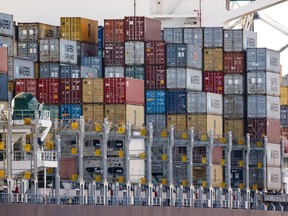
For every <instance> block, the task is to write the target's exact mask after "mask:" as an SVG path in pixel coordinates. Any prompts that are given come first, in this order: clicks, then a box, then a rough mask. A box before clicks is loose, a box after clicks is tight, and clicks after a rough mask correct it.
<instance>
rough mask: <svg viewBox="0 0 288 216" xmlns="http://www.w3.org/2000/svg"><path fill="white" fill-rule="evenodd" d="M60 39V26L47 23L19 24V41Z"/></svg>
mask: <svg viewBox="0 0 288 216" xmlns="http://www.w3.org/2000/svg"><path fill="white" fill-rule="evenodd" d="M58 37H59V35H58V26H52V25H49V24H45V23H18V40H19V41H39V40H40V39H45V38H58Z"/></svg>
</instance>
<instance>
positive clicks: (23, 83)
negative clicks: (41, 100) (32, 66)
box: [15, 79, 38, 98]
mask: <svg viewBox="0 0 288 216" xmlns="http://www.w3.org/2000/svg"><path fill="white" fill-rule="evenodd" d="M37 89H38V86H37V80H36V79H16V80H15V95H17V94H19V93H21V92H27V93H30V94H32V95H33V96H35V97H36V98H37Z"/></svg>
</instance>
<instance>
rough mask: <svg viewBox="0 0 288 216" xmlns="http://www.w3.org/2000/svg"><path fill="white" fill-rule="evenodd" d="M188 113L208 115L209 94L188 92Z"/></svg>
mask: <svg viewBox="0 0 288 216" xmlns="http://www.w3.org/2000/svg"><path fill="white" fill-rule="evenodd" d="M187 113H193V114H205V113H207V94H206V93H205V92H193V91H188V92H187Z"/></svg>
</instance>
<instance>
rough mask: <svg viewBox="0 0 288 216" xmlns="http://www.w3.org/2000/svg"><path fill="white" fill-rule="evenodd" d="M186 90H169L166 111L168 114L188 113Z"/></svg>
mask: <svg viewBox="0 0 288 216" xmlns="http://www.w3.org/2000/svg"><path fill="white" fill-rule="evenodd" d="M186 97H187V91H186V90H167V91H166V109H167V114H185V113H186V109H187V107H186Z"/></svg>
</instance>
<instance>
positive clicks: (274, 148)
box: [267, 143, 281, 167]
mask: <svg viewBox="0 0 288 216" xmlns="http://www.w3.org/2000/svg"><path fill="white" fill-rule="evenodd" d="M280 165H281V145H280V144H273V143H267V166H269V167H280Z"/></svg>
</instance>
